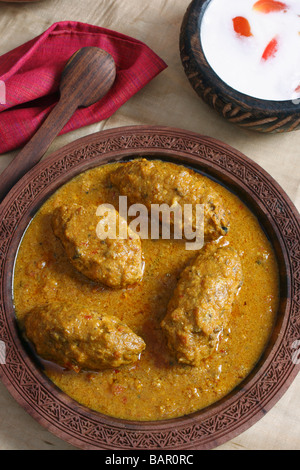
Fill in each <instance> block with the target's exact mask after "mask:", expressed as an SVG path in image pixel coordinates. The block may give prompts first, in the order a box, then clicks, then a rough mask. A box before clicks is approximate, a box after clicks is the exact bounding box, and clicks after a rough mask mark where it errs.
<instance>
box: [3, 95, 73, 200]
mask: <svg viewBox="0 0 300 470" xmlns="http://www.w3.org/2000/svg"><path fill="white" fill-rule="evenodd" d="M77 107H78V102H77V101H76V100H74V101H72V100H67V99H64V96H63V95H62V96H61V98H60V100H59V102H58V103H57V105H56V106H55V107H54V108H53V109H52V111H51V112H50V114H49V115H48V117H47V118H46V120H45V121H44V122H43V124H42V125H41V127H40V128H39V129H38V131H37V132H36V133H35V134H34V136H33V137H32V139H31V140H30V141H29V142H28V143H27V144H26V145H25V147H23V149H22V150H21V151H20V152H19V153H18V155H17V156H16V157H15V158H14V159H13V160H12V161H11V162H10V164H9V165H8V166H7V167H6V169H5V170H4V171H3V172H2V173H1V175H0V201H2V200H3V198H4V197H5V196H6V194H7V193H8V192H9V190H10V189H11V188H12V187H13V186H14V184H15V183H16V182H17V181H18V180H19V179H20V178H22V176H24V175H25V173H27V171H29V170H30V169H31V168H32V167H34V166H35V165H36V164H37V163H38V162H39V161H40V160H41V158H42V157H43V155H44V154H45V152H46V151H47V150H48V148H49V147H50V145H51V143H52V142H53V140H54V139H55V137H56V136H57V135H58V134H59V133H60V131H61V130H62V129H63V127H64V126H65V124H66V123H67V122H68V121H69V119H70V118H71V116H72V115H73V114H74V112H75V111H76V109H77Z"/></svg>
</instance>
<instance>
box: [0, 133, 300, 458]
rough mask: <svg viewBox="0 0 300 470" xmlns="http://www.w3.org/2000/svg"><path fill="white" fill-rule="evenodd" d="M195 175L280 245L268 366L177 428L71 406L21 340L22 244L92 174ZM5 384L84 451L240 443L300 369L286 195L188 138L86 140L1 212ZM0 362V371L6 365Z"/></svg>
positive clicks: (224, 153) (295, 245)
mask: <svg viewBox="0 0 300 470" xmlns="http://www.w3.org/2000/svg"><path fill="white" fill-rule="evenodd" d="M141 156H144V157H147V156H148V157H149V158H154V157H155V158H161V159H166V160H169V161H174V162H177V163H181V164H186V165H188V166H191V167H194V168H195V169H198V170H200V171H202V172H203V173H205V174H207V175H208V176H211V177H213V178H216V179H217V180H218V181H219V182H221V183H222V184H224V185H226V186H227V187H228V188H229V189H231V190H232V191H233V192H235V193H236V194H238V195H239V197H240V198H241V199H242V200H243V201H244V202H245V203H247V204H248V205H249V206H250V207H251V208H252V210H253V211H254V213H255V214H256V215H257V217H258V219H259V220H260V222H261V224H262V225H263V227H264V229H265V230H266V232H267V233H268V235H269V237H270V238H271V240H272V242H273V246H274V249H275V251H276V254H277V258H278V262H279V266H280V276H281V287H280V289H281V292H280V295H281V302H280V309H279V313H278V321H277V325H276V327H275V329H274V332H273V335H272V338H271V339H270V343H269V345H268V346H267V348H266V350H265V352H264V353H263V355H262V357H261V360H260V361H259V363H258V364H257V366H256V367H255V369H254V370H253V371H252V373H251V374H250V375H249V377H248V378H247V379H246V380H244V381H243V382H242V383H241V385H240V386H239V387H237V388H236V389H235V390H234V391H233V392H232V393H230V394H229V395H227V396H226V397H225V398H224V399H222V400H220V401H219V402H217V403H216V404H214V405H212V406H210V407H208V408H206V409H204V410H202V411H199V412H196V413H193V414H191V415H188V416H184V417H181V418H177V419H171V420H165V421H156V422H136V421H125V420H118V419H115V418H111V417H109V416H105V415H102V414H100V413H97V412H94V411H92V410H90V409H88V408H85V407H83V406H81V405H80V404H78V403H77V402H75V401H74V400H72V399H70V398H69V397H68V396H66V395H65V394H64V393H63V392H61V391H60V390H59V389H58V388H57V387H56V386H54V385H53V383H51V382H50V381H49V380H48V379H47V377H46V376H45V375H44V374H43V371H42V370H41V369H40V367H39V366H38V364H36V363H35V362H34V361H33V360H32V358H31V356H30V355H29V354H28V352H27V351H26V349H25V347H24V345H23V343H22V341H21V340H20V337H19V334H18V328H17V324H16V320H15V316H14V309H13V300H12V279H13V267H14V260H15V256H16V253H17V249H18V246H19V243H20V241H21V238H22V234H23V233H24V230H25V229H26V227H27V225H28V223H29V221H30V220H31V218H32V217H33V216H34V214H35V213H36V211H37V210H38V208H39V207H40V206H41V205H42V204H43V202H45V200H46V199H47V198H48V197H49V196H50V195H51V194H52V193H53V192H54V191H55V190H56V189H58V188H59V187H60V186H61V185H62V184H64V183H65V182H66V181H68V180H70V179H71V178H72V177H74V176H75V175H77V174H79V173H81V172H82V171H85V170H87V169H89V168H92V167H95V166H98V165H101V164H105V163H109V162H113V161H121V160H124V159H125V160H126V159H129V158H136V157H141ZM0 214H1V216H0V222H1V229H0V266H1V268H0V269H1V278H0V284H1V291H0V292H1V298H0V341H2V342H3V343H4V344H5V348H6V360H5V364H2V365H0V377H1V379H2V382H3V383H4V385H5V386H6V387H7V389H8V390H9V391H10V393H11V394H12V396H13V397H14V398H15V399H16V401H17V402H18V403H19V404H20V405H21V406H22V407H23V408H24V409H25V410H26V411H27V412H28V413H29V414H30V415H31V416H32V417H33V418H35V419H36V420H37V421H38V422H39V423H40V424H41V425H42V426H44V427H45V428H46V429H47V430H48V431H50V432H52V433H54V434H55V435H56V436H58V437H60V438H61V439H63V440H65V441H66V442H68V443H70V444H72V445H74V446H76V447H79V448H81V449H86V450H88V449H102V450H104V449H116V450H117V449H118V450H132V449H134V450H144V449H147V450H179V449H194V450H198V449H211V448H215V447H217V446H218V445H221V444H223V443H225V442H227V441H228V440H230V439H232V438H233V437H235V436H237V435H238V434H240V433H241V432H243V431H244V430H246V429H247V428H249V427H250V426H251V425H253V424H254V423H255V422H256V421H258V420H259V419H260V418H261V417H263V416H264V415H265V413H266V412H267V411H268V410H270V409H271V408H272V406H274V404H275V403H276V402H277V401H278V399H279V398H280V397H281V396H282V395H283V393H284V392H285V391H286V390H287V388H288V387H289V385H290V384H291V382H292V381H293V379H294V378H295V376H296V374H297V373H298V371H299V365H297V363H296V361H293V360H292V355H293V347H294V345H295V341H299V340H300V316H299V307H300V256H299V239H300V218H299V213H298V211H297V210H296V208H295V206H294V205H293V204H292V202H291V201H290V199H289V198H288V196H287V195H286V194H285V192H284V191H283V190H282V188H281V187H280V186H279V185H278V184H277V183H276V182H275V181H274V180H273V178H272V177H271V176H269V175H268V174H267V173H266V172H265V171H264V170H263V169H262V168H260V167H259V166H258V165H257V164H256V163H255V162H253V161H251V160H250V159H249V158H247V157H245V156H244V155H242V154H241V153H239V152H238V151H237V150H235V149H233V148H232V147H230V146H228V145H226V144H223V143H222V142H219V141H217V140H215V139H212V138H209V137H204V136H201V135H199V134H195V133H192V132H188V131H185V130H181V129H174V128H165V127H147V126H133V127H121V128H117V129H111V130H108V131H102V132H98V133H96V134H93V135H89V136H87V137H83V138H81V139H79V140H76V141H75V142H73V143H71V144H69V145H67V146H65V147H63V148H62V149H60V150H58V151H57V152H55V153H53V154H52V155H51V156H49V157H48V158H47V159H45V160H44V161H42V162H41V163H39V164H38V165H37V166H36V167H35V168H33V169H32V170H31V171H30V172H29V173H28V174H27V175H25V176H24V177H23V178H22V179H21V180H20V181H19V182H18V183H17V184H16V185H15V186H14V188H13V189H12V190H11V191H10V193H9V194H8V195H7V197H6V198H5V199H4V201H3V202H2V204H1V212H0ZM0 362H1V361H0Z"/></svg>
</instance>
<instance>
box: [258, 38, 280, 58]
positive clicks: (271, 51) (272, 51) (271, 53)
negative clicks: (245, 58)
mask: <svg viewBox="0 0 300 470" xmlns="http://www.w3.org/2000/svg"><path fill="white" fill-rule="evenodd" d="M277 51H278V41H277V39H276V38H273V39H271V41H270V42H269V44H268V45H267V47H266V48H265V50H264V53H263V55H262V59H263V60H268V59H270V58H271V57H275V55H276V52H277Z"/></svg>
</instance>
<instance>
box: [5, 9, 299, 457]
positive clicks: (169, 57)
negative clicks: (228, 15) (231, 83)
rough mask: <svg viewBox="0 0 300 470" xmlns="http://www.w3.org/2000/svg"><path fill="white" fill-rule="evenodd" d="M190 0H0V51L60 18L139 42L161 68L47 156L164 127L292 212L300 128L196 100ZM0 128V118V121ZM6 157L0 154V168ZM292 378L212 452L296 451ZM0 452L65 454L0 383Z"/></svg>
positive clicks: (295, 399) (295, 385)
mask: <svg viewBox="0 0 300 470" xmlns="http://www.w3.org/2000/svg"><path fill="white" fill-rule="evenodd" d="M189 2H190V0H143V1H141V0H101V1H100V0H42V1H40V2H38V3H32V4H30V3H26V4H20V3H0V31H1V41H0V54H3V53H5V52H7V51H9V50H11V49H13V48H15V47H16V46H18V45H20V44H22V43H23V42H25V41H28V40H29V39H31V38H33V37H35V36H37V35H38V34H40V33H42V32H43V31H44V30H45V29H47V28H48V27H49V26H50V25H51V24H53V23H55V22H57V21H62V20H74V21H82V22H87V23H91V24H95V25H99V26H103V27H106V28H110V29H113V30H116V31H119V32H121V33H124V34H127V35H130V36H133V37H135V38H137V39H139V40H141V41H144V42H145V43H146V44H147V45H148V46H149V47H151V48H152V49H153V50H154V51H155V52H156V53H157V54H158V55H160V56H161V57H162V58H163V59H164V60H165V61H166V62H167V64H168V69H167V70H165V71H164V72H163V73H161V74H160V75H159V76H158V77H156V78H155V79H154V80H153V81H152V82H151V83H150V84H148V85H147V86H146V87H145V88H144V89H143V90H142V91H140V92H139V93H138V94H137V95H135V96H134V97H133V98H132V99H131V100H130V101H128V102H127V103H126V104H125V105H124V106H123V107H122V108H121V109H119V110H118V111H117V113H116V114H115V115H114V116H112V117H111V118H110V119H108V120H107V121H105V122H100V123H98V124H95V125H92V126H88V127H85V128H83V129H80V130H78V131H75V132H73V133H70V134H67V135H65V136H61V137H58V138H57V139H56V140H55V141H54V143H53V144H52V146H51V149H50V152H51V151H52V150H55V149H57V148H60V147H61V146H62V145H64V144H66V143H68V142H71V141H73V140H74V139H76V138H78V137H81V136H84V135H87V134H90V133H93V132H96V131H98V130H101V129H107V128H113V127H118V126H124V125H136V124H146V125H165V126H173V127H179V128H184V129H188V130H191V131H195V132H198V133H201V134H205V135H209V136H213V137H216V138H218V139H220V140H223V141H224V142H226V143H228V144H230V145H232V146H233V147H236V148H237V149H238V150H240V151H241V152H243V153H244V154H246V155H247V156H248V157H250V158H252V159H253V160H254V161H256V162H257V163H259V164H260V165H261V166H262V167H263V168H264V169H265V170H267V171H268V172H269V173H270V174H271V175H272V176H273V177H274V178H275V179H276V180H277V181H278V183H279V184H280V185H281V186H282V187H283V189H284V190H285V191H286V192H287V194H288V195H289V196H290V198H291V199H292V201H293V202H294V203H295V204H296V206H297V207H298V210H299V208H300V169H299V168H300V166H299V162H300V155H299V148H300V131H298V132H294V133H290V134H283V135H260V134H256V133H251V132H249V131H244V130H241V129H239V128H237V127H233V126H232V125H230V124H228V123H227V122H225V121H224V120H223V119H222V118H221V117H219V116H218V115H216V114H215V113H214V111H212V110H210V109H209V108H208V107H207V106H206V105H205V104H203V103H202V101H201V100H200V99H199V98H198V97H197V95H196V94H195V92H194V91H193V90H192V88H191V86H190V84H189V83H188V81H187V79H186V76H185V74H184V72H183V68H182V65H181V61H180V56H179V47H178V41H179V31H180V25H181V21H182V18H183V15H184V13H185V11H186V8H187V6H188V4H189ZM0 125H1V121H0ZM13 156H14V152H11V153H10V154H7V155H2V156H0V171H2V170H3V169H4V168H5V166H6V165H7V164H8V163H9V161H10V160H11V158H12V157H13ZM299 395H300V374H299V375H298V377H297V378H296V380H295V381H294V382H293V384H292V386H291V387H290V388H289V389H288V391H287V392H286V393H285V395H284V396H283V398H282V399H281V400H280V401H279V402H278V403H277V404H276V405H275V407H274V408H273V409H272V410H271V411H270V412H269V413H267V415H266V416H265V417H264V418H263V419H261V420H260V421H259V422H258V423H256V424H255V425H254V426H252V427H251V428H250V429H248V430H247V431H245V432H244V433H243V434H241V435H239V436H238V437H237V438H235V439H233V440H232V441H230V442H228V443H226V444H224V445H223V446H221V447H219V449H226V450H229V449H237V450H239V449H243V450H245V449H250V450H256V449H270V450H279V449H284V450H287V449H297V450H299V449H300V407H299ZM0 449H1V450H5V449H9V450H11V449H12V450H19V449H36V450H37V449H73V447H72V446H70V445H68V444H66V443H65V442H63V441H61V440H60V439H58V438H56V437H55V436H53V435H52V434H51V433H49V432H48V431H46V430H45V429H44V428H43V427H41V426H40V425H39V424H38V423H37V422H35V421H34V420H33V419H32V418H31V417H30V416H29V415H28V414H27V413H26V412H25V411H24V410H23V409H22V408H21V407H20V406H19V405H18V404H17V403H16V402H15V401H14V399H13V398H12V397H11V396H10V394H9V393H8V391H7V390H6V389H5V387H4V386H3V385H2V384H1V383H0Z"/></svg>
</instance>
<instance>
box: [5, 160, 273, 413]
mask: <svg viewBox="0 0 300 470" xmlns="http://www.w3.org/2000/svg"><path fill="white" fill-rule="evenodd" d="M120 194H122V195H127V196H128V199H129V200H130V202H131V203H136V202H139V203H143V204H145V205H147V204H148V205H149V204H150V205H151V204H152V203H158V204H161V203H167V204H169V205H172V204H185V203H192V204H196V203H203V204H204V205H205V207H206V210H205V211H206V212H205V227H206V229H205V230H206V231H205V241H206V245H205V246H204V247H203V248H202V249H201V250H200V251H198V250H197V251H190V250H187V249H186V247H185V242H184V240H175V239H170V240H164V239H162V238H160V239H158V240H151V239H142V240H140V239H133V242H134V243H135V244H136V245H135V246H134V248H133V249H132V247H130V248H128V258H126V256H127V255H126V256H125V255H124V251H125V252H126V251H127V248H126V249H125V250H123V248H124V245H123V246H121V248H120V250H119V248H118V247H116V246H114V244H113V243H112V244H109V243H110V242H109V241H107V240H105V243H104V244H102V245H103V246H102V245H101V248H99V246H100V245H99V244H101V242H102V241H103V240H96V238H95V239H94V241H93V242H91V241H90V240H89V238H90V237H91V235H90V236H89V233H90V232H89V227H91V226H92V227H93V230H94V226H95V224H96V221H97V220H99V218H98V219H97V220H96V219H94V216H95V212H94V210H95V207H96V208H97V207H98V206H99V205H101V204H111V205H112V206H114V207H115V208H116V210H118V204H119V196H120ZM74 206H76V207H77V208H78V207H79V208H82V209H80V211H82V212H81V213H83V212H84V211H87V212H86V213H88V211H89V210H93V217H92V219H93V222H92V223H91V222H89V223H90V225H85V224H87V221H86V220H85V221H82V222H80V223H82V226H80V227H79V226H77V225H76V224H75V225H74V226H71V225H70V226H69V228H68V229H67V225H68V224H67V225H64V224H65V218H66V219H67V220H68V217H66V214H67V213H68V211H69V210H70V208H74ZM63 207H64V208H67V209H63V210H62V209H61V208H63ZM91 208H93V209H91ZM72 210H73V209H72ZM80 211H79V212H76V211H75V212H76V214H77V215H76V217H77V216H78V217H79V214H80ZM54 214H56V215H54ZM58 214H59V215H58ZM71 218H72V217H71ZM96 218H97V216H96ZM92 219H91V220H92ZM78 220H81V219H80V218H79V219H78ZM73 221H75V218H74V219H73ZM127 222H128V227H129V228H130V223H129V220H128V221H127ZM55 226H56V228H55ZM70 227H71V228H70ZM76 227H77V228H76ZM53 228H54V230H53ZM54 232H56V233H54ZM66 239H67V244H66ZM114 241H116V240H114ZM119 241H120V242H121V243H122V242H123V240H119ZM94 242H95V243H96V244H97V248H96V249H95V250H94V249H93V247H94V245H93V243H94ZM128 243H129V242H128ZM139 244H140V245H139ZM89 248H92V249H91V252H92V251H93V252H94V251H97V250H98V249H99V250H100V251H99V253H98V255H99V258H97V260H96V265H94V264H93V263H94V262H95V259H94V254H93V253H91V252H89ZM85 250H87V251H85ZM77 251H79V253H80V257H78V258H77V260H78V259H80V258H81V263H82V264H77V263H76V252H77ZM119 252H120V253H123V255H124V257H123V255H122V257H120V259H118V256H117V255H118V253H119ZM73 253H75V254H74V255H73ZM114 253H115V254H116V256H117V258H116V259H117V261H116V260H115V259H114ZM77 254H78V253H77ZM131 254H132V257H131ZM73 256H75V260H74V259H72V258H73ZM135 256H136V257H137V258H135ZM135 259H137V261H136V262H135V261H134V262H133V263H132V267H131V268H132V269H131V268H130V271H129V274H128V275H127V274H125V271H126V269H127V268H128V266H130V260H135ZM141 259H142V261H143V268H142V269H143V272H142V273H141V263H140V261H141ZM115 261H116V263H117V264H115ZM102 263H103V265H104V266H105V263H107V265H106V268H107V267H108V268H111V271H109V270H107V271H108V272H110V279H111V280H112V279H113V282H110V283H108V282H106V280H107V279H108V278H109V276H108V277H107V276H102V277H98V276H97V277H95V276H94V273H95V272H98V270H100V271H101V265H102ZM118 263H119V264H118ZM91 265H92V269H91V272H92V275H90V274H91V272H89V268H90V266H91ZM106 268H105V269H106ZM132 273H133V274H132ZM241 273H242V281H243V283H242V286H241ZM141 274H142V276H141ZM125 279H126V280H127V281H129V282H127V281H126V282H124V280H125ZM278 279H279V278H278V267H277V262H276V257H275V254H274V251H273V248H272V246H271V244H270V242H269V241H268V239H267V237H266V235H265V233H264V231H263V230H262V229H261V227H260V224H259V222H258V220H257V219H256V217H255V216H254V215H253V214H252V212H251V211H250V210H249V209H248V208H247V207H246V206H245V205H244V204H243V202H242V201H241V200H240V199H239V198H238V197H237V196H235V195H234V194H232V193H231V192H230V191H228V190H227V189H226V188H225V187H223V186H221V185H219V184H218V183H216V182H214V181H212V180H210V179H209V178H207V177H205V176H203V175H200V174H198V173H196V172H194V171H192V170H190V169H187V168H185V167H184V166H180V165H177V164H173V163H167V162H161V161H159V160H157V161H147V160H145V159H139V160H134V161H133V162H129V163H113V164H108V165H103V166H100V167H98V168H94V169H91V170H88V171H87V172H85V173H82V174H80V175H79V176H77V177H75V178H73V179H72V180H71V181H69V182H68V183H66V184H65V185H63V186H62V187H61V188H60V189H59V190H58V191H57V192H56V193H55V194H53V195H52V196H51V197H50V198H49V199H48V200H47V201H46V202H45V203H44V204H43V206H42V207H41V208H40V210H39V211H38V213H37V214H36V215H35V217H34V218H33V219H32V221H31V223H30V224H29V226H28V228H27V230H26V233H25V234H24V237H23V239H22V242H21V244H20V247H19V251H18V255H17V258H16V263H15V271H14V303H15V309H16V315H17V319H18V321H19V323H20V325H21V326H22V327H23V328H24V331H25V333H26V330H27V334H28V337H29V338H30V339H31V341H32V343H33V344H34V343H35V344H36V352H37V354H38V360H39V361H42V362H43V366H44V370H45V373H46V374H47V376H48V377H49V379H50V380H52V381H53V382H54V383H55V384H56V385H57V386H58V387H59V388H60V389H61V390H63V391H64V392H65V393H66V394H68V395H69V396H71V397H72V398H73V399H75V400H76V401H78V402H79V403H81V404H82V405H85V406H87V407H88V408H91V409H93V410H96V411H99V412H101V413H104V414H106V415H109V416H114V417H117V418H123V419H129V420H139V421H150V420H161V419H169V418H175V417H178V416H183V415H186V414H189V413H191V412H194V411H197V410H200V409H202V408H205V407H206V406H209V405H211V404H212V403H214V402H216V401H218V400H219V399H221V398H222V397H224V396H225V395H227V394H228V393H229V392H230V391H231V390H232V389H233V388H234V387H236V386H237V385H238V384H239V383H240V382H241V381H242V380H243V379H244V378H245V377H246V376H247V375H248V374H249V373H250V372H251V370H252V369H253V367H254V366H255V364H256V363H257V361H258V360H259V358H260V357H261V354H262V352H263V351H264V348H265V347H266V344H267V342H268V339H269V337H270V334H271V331H272V328H273V325H274V322H275V318H276V313H277V307H278V292H279V286H278ZM105 282H106V283H105ZM70 306H71V307H72V308H71V307H70ZM176 312H177V313H180V315H179V316H177V315H176ZM79 324H80V327H79ZM67 332H68V333H67ZM69 333H70V334H69ZM68 335H69V336H68ZM58 343H59V344H58ZM55 345H57V351H56V353H57V356H56V357H54V349H55V347H56V346H55ZM39 346H42V349H39ZM49 353H51V354H50V355H48V354H49ZM42 356H44V359H45V361H44V359H43V358H42ZM63 356H65V357H66V358H69V359H71V361H64V359H63ZM49 357H50V361H49ZM51 357H52V359H51ZM182 359H184V360H182ZM186 359H187V360H186ZM69 362H70V363H71V364H70V363H69ZM103 366H104V368H102V367H103ZM79 369H80V371H79ZM95 369H97V370H95ZM98 369H99V370H98ZM78 371H79V372H78Z"/></svg>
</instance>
